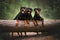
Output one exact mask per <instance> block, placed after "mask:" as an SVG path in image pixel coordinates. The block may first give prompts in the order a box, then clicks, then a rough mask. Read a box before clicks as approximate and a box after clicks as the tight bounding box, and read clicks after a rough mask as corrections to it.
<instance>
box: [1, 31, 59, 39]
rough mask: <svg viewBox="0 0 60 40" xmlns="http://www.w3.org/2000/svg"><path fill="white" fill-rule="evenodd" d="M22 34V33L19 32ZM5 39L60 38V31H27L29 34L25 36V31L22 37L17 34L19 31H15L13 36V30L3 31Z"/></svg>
mask: <svg viewBox="0 0 60 40" xmlns="http://www.w3.org/2000/svg"><path fill="white" fill-rule="evenodd" d="M19 34H20V33H19ZM2 38H3V40H60V33H59V32H57V33H47V32H45V33H41V32H39V34H38V35H37V33H36V32H27V35H26V36H25V34H24V32H23V35H22V37H21V36H19V35H18V34H17V32H14V33H13V36H12V35H11V32H10V33H9V34H8V33H3V34H2Z"/></svg>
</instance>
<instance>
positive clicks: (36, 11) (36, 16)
mask: <svg viewBox="0 0 60 40" xmlns="http://www.w3.org/2000/svg"><path fill="white" fill-rule="evenodd" d="M34 11H35V15H34V18H33V20H34V24H35V26H38V23H37V22H38V21H41V22H42V25H43V18H42V17H41V16H40V11H41V9H40V8H35V9H34Z"/></svg>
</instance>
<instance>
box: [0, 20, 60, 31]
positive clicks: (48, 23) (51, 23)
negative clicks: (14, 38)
mask: <svg viewBox="0 0 60 40" xmlns="http://www.w3.org/2000/svg"><path fill="white" fill-rule="evenodd" d="M38 24H39V25H38V26H34V24H33V22H32V21H30V22H29V24H28V25H27V27H24V21H20V22H19V26H16V20H0V29H2V30H4V31H9V32H10V31H12V32H21V31H22V32H25V31H27V32H36V31H47V30H50V29H54V28H55V29H56V27H57V26H58V27H57V28H60V27H59V26H60V25H59V24H60V20H44V27H42V26H41V21H38ZM57 24H58V25H57ZM56 25H57V26H56ZM55 29H54V30H55Z"/></svg>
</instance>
